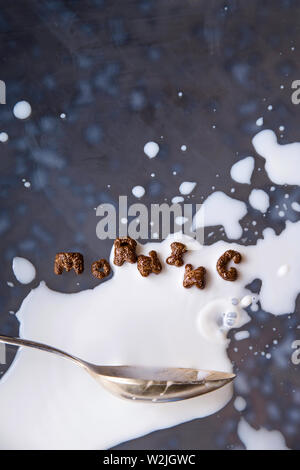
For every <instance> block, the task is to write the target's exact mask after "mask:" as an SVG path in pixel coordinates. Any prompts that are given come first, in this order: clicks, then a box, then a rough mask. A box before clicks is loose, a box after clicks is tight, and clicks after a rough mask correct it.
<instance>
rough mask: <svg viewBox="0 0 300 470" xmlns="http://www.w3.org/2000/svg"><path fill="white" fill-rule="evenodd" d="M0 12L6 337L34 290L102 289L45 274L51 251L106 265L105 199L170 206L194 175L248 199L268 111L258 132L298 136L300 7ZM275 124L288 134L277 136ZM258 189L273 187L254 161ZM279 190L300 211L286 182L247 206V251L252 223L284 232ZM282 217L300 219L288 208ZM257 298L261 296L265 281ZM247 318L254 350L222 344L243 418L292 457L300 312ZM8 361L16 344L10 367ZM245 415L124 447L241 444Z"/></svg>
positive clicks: (206, 190) (216, 418)
mask: <svg viewBox="0 0 300 470" xmlns="http://www.w3.org/2000/svg"><path fill="white" fill-rule="evenodd" d="M0 6H1V8H0V34H1V36H0V37H1V42H0V49H1V53H0V61H1V68H0V70H1V76H0V79H2V80H4V81H5V83H6V86H7V104H6V105H0V131H5V132H7V133H8V134H9V141H8V142H7V143H6V144H2V143H0V152H1V155H0V165H1V173H0V196H1V212H0V235H1V263H2V264H1V273H0V277H1V283H0V290H1V292H0V303H1V304H0V307H1V308H0V312H1V313H0V331H1V332H2V333H4V334H9V335H18V322H17V320H16V318H15V316H14V315H13V314H12V313H9V311H12V312H15V311H17V310H18V308H19V306H20V303H21V301H22V299H23V298H24V297H25V296H26V294H27V293H28V292H29V291H30V289H31V288H33V287H35V286H36V285H37V283H38V281H39V280H41V279H44V280H45V281H46V282H47V284H48V286H49V287H50V288H53V289H56V290H59V291H63V292H75V291H78V290H81V289H84V288H88V287H93V286H95V285H97V283H98V282H97V280H95V279H94V278H93V277H92V276H91V274H90V272H89V269H86V270H85V273H84V274H83V275H82V276H81V277H80V279H79V278H76V276H75V274H74V273H73V272H72V273H69V275H65V276H63V277H55V275H54V274H53V266H52V265H53V258H54V256H55V253H56V252H57V251H80V252H81V253H83V254H84V257H85V262H86V266H89V265H90V263H91V262H92V261H94V260H95V259H98V258H99V257H107V256H108V254H109V252H110V249H111V241H100V240H98V239H97V237H96V232H95V228H96V223H97V218H96V216H95V210H94V208H95V207H96V206H97V205H98V204H100V203H101V202H111V203H113V204H116V203H117V201H118V196H119V195H120V194H121V195H126V194H128V196H129V201H128V202H129V204H131V203H133V202H136V199H135V198H134V197H133V196H132V195H131V189H132V187H133V186H135V185H137V184H138V185H142V186H144V187H145V188H146V194H145V196H144V198H143V200H142V202H144V203H146V204H150V203H152V202H163V201H164V200H165V199H166V200H167V201H168V202H169V201H170V200H171V198H172V197H173V196H175V195H176V194H177V193H178V186H179V185H180V183H181V182H182V181H194V180H195V181H197V183H198V184H197V187H196V189H195V191H194V193H193V194H194V195H195V197H194V199H193V201H194V202H197V203H199V202H201V201H202V200H203V197H206V196H207V195H208V194H210V192H211V190H212V189H211V187H212V186H215V187H216V189H220V190H224V191H225V192H227V193H228V194H230V188H231V187H232V186H234V187H235V188H236V192H235V194H234V197H237V198H239V199H244V200H245V201H246V200H247V198H248V195H249V192H250V188H249V187H245V185H239V184H233V182H232V180H230V177H229V169H230V167H231V165H232V164H233V162H234V161H237V160H239V159H240V158H241V156H245V155H255V154H254V153H253V149H252V147H251V137H252V136H253V135H254V134H255V132H257V130H259V128H258V127H257V126H256V125H255V122H256V120H257V118H258V117H260V116H264V127H266V128H272V129H274V130H275V131H276V132H277V135H278V137H279V139H280V140H281V142H282V143H285V142H291V141H294V140H299V125H298V122H299V121H298V116H299V113H300V108H298V107H297V106H295V105H293V104H292V103H291V99H290V95H291V82H292V81H293V80H295V79H300V70H299V59H298V58H299V49H298V45H299V47H300V44H299V27H300V26H299V25H300V22H299V20H300V2H299V1H296V0H294V1H293V0H272V1H271V0H269V1H267V0H265V1H262V0H257V1H256V0H252V1H251V2H249V1H246V0H244V1H234V0H232V1H231V0H229V1H225V2H224V1H218V0H213V1H212V0H210V1H209V2H207V1H204V0H185V1H182V0H159V1H154V0H122V1H121V0H119V1H115V0H81V1H76V0H73V1H53V0H52V1H50V0H49V1H34V0H27V1H14V2H10V3H7V2H5V1H4V0H1V2H0ZM281 85H284V88H280V86H281ZM179 91H182V92H183V96H182V98H179V97H178V92H179ZM22 99H25V100H28V101H29V102H30V103H31V105H32V109H33V112H32V115H31V117H30V119H28V120H26V121H20V120H17V119H16V118H14V116H13V114H12V108H13V105H14V104H15V103H16V102H17V101H19V100H22ZM269 104H272V105H273V110H272V111H267V106H268V105H269ZM61 113H66V115H67V118H66V119H65V120H62V119H61V118H60V117H59V116H60V114H61ZM280 125H284V126H285V128H286V129H285V132H284V134H283V136H282V137H280V132H278V127H279V126H280ZM213 126H215V128H214V127H213ZM161 136H163V138H161ZM149 140H154V141H157V142H158V143H159V145H160V148H161V150H160V152H159V155H158V156H157V157H156V158H155V159H153V160H149V159H148V158H147V157H146V156H145V155H144V153H143V147H144V144H145V143H146V142H147V141H149ZM182 144H185V145H187V147H188V149H187V151H186V152H182V151H181V150H180V147H181V145H182ZM174 171H175V172H176V175H173V172H174ZM151 173H155V174H156V177H155V178H152V177H151V176H150V175H151ZM216 174H219V177H216ZM22 178H26V179H27V180H29V181H30V182H31V188H30V189H27V188H25V187H24V185H23V183H22ZM253 183H254V185H255V187H259V188H263V189H265V190H266V191H268V192H269V189H270V186H271V183H270V181H268V179H267V176H266V174H265V172H264V169H263V160H262V159H261V158H260V157H258V156H256V169H255V173H254V177H253ZM107 185H110V187H108V186H107ZM285 193H289V194H290V199H289V204H290V203H291V202H292V201H293V200H298V202H299V191H298V190H297V188H293V187H288V188H282V187H281V188H280V187H279V188H277V189H276V191H275V192H270V197H271V203H272V205H271V209H270V211H269V212H268V214H267V216H266V218H263V217H261V216H260V215H259V213H257V212H255V211H254V210H251V209H250V208H249V215H248V216H246V217H245V218H244V219H243V221H242V225H243V226H244V227H248V228H249V230H248V232H247V234H246V233H245V239H244V243H255V240H256V238H257V236H256V235H255V233H254V228H253V227H252V228H251V225H250V226H249V221H250V220H251V217H253V218H255V220H257V221H258V225H257V227H255V230H257V231H258V237H259V236H261V230H262V229H263V228H264V227H266V226H273V227H275V229H276V231H277V233H279V232H280V231H281V230H282V229H283V228H284V221H283V220H282V219H281V218H280V217H279V216H278V211H276V210H275V208H274V206H275V205H276V204H279V205H281V204H282V199H283V195H284V194H285ZM297 198H298V199H297ZM288 218H289V219H290V220H292V221H295V220H297V218H298V215H297V213H295V212H293V211H291V210H289V211H288ZM217 233H218V236H219V237H222V236H223V238H225V236H224V233H222V232H219V231H217ZM214 240H216V238H211V239H209V240H208V242H209V243H212V242H213V241H214ZM16 255H17V256H24V257H25V258H28V259H30V260H31V261H32V262H33V263H34V265H35V266H36V268H37V279H36V280H35V281H34V282H33V283H32V284H30V285H29V286H23V285H21V284H19V283H18V282H17V281H16V280H15V279H14V276H13V273H12V270H11V262H12V258H13V257H14V256H16ZM7 281H10V282H13V283H14V287H9V286H8V285H7ZM78 282H79V283H80V285H77V283H78ZM252 288H253V291H258V289H259V282H256V283H254V285H253V286H252ZM250 314H251V316H252V317H253V321H252V322H251V324H250V326H249V329H250V333H251V339H250V340H245V341H242V342H240V343H238V345H237V344H236V343H235V342H234V341H233V343H232V345H231V346H230V348H229V355H230V358H231V359H232V361H233V362H234V364H235V369H236V371H237V372H238V380H237V381H236V393H237V394H238V395H242V396H244V397H245V398H246V400H247V408H246V410H245V412H243V416H244V417H245V418H246V419H247V421H248V422H249V423H250V424H251V425H252V426H254V427H258V426H264V427H266V428H269V429H280V430H281V431H282V432H283V433H284V435H285V437H286V440H287V443H288V445H289V447H292V448H300V441H299V432H298V431H299V422H300V411H299V404H300V389H299V372H298V370H297V367H295V366H293V365H292V364H291V362H290V356H291V352H292V350H291V343H292V341H293V339H297V329H296V326H297V325H298V323H300V319H299V309H297V312H296V313H295V314H294V315H293V316H291V317H290V316H283V317H280V318H279V317H278V318H274V317H273V316H271V315H270V314H268V313H267V312H262V311H259V312H257V313H255V314H253V313H250ZM273 328H276V329H277V330H276V332H274V331H273ZM231 336H232V334H231ZM299 337H300V333H298V338H299ZM274 339H277V340H278V341H279V345H278V346H277V347H276V348H275V347H273V346H272V341H273V340H274ZM266 344H269V345H270V351H271V352H272V359H271V360H269V361H268V360H266V358H265V357H263V356H261V355H260V354H259V355H258V356H254V355H253V353H250V351H249V349H248V348H249V346H250V345H252V346H253V348H254V350H256V351H266V349H265V345H266ZM234 346H238V348H239V351H238V353H235V352H234V351H233V347H234ZM13 354H14V351H13V349H10V354H9V360H10V361H11V360H12V358H13ZM0 371H1V373H3V372H4V371H5V367H3V366H0ZM239 418H240V414H239V413H238V412H237V411H236V410H235V409H234V407H233V402H231V403H230V404H228V405H227V406H226V407H225V408H224V409H223V410H222V411H221V412H220V413H218V414H215V415H213V416H211V417H208V418H206V419H203V420H195V421H193V422H191V423H185V424H182V425H180V426H177V427H175V428H171V429H167V430H162V431H158V432H155V433H153V434H151V435H149V436H145V437H143V438H140V439H137V440H135V441H132V442H127V443H125V444H122V445H120V446H118V447H117V448H120V449H138V448H139V449H143V448H152V449H154V448H155V449H191V448H194V449H226V448H243V445H242V443H241V442H240V441H239V439H238V437H237V434H236V428H237V424H238V421H239Z"/></svg>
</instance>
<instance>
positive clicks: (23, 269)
mask: <svg viewBox="0 0 300 470" xmlns="http://www.w3.org/2000/svg"><path fill="white" fill-rule="evenodd" d="M12 269H13V272H14V275H15V277H16V278H17V280H18V281H19V282H20V283H21V284H29V283H30V282H32V281H33V279H34V278H35V275H36V270H35V267H34V266H33V264H32V263H31V262H30V261H28V259H26V258H21V257H19V256H16V257H15V258H14V259H13V262H12Z"/></svg>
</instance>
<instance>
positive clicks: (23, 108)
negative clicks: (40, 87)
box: [13, 101, 31, 119]
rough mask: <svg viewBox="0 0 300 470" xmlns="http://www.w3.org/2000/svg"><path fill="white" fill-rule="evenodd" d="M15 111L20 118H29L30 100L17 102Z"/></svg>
mask: <svg viewBox="0 0 300 470" xmlns="http://www.w3.org/2000/svg"><path fill="white" fill-rule="evenodd" d="M13 113H14V115H15V117H16V118H18V119H27V118H28V117H29V116H30V114H31V106H30V104H29V103H28V101H19V102H18V103H16V104H15V106H14V108H13Z"/></svg>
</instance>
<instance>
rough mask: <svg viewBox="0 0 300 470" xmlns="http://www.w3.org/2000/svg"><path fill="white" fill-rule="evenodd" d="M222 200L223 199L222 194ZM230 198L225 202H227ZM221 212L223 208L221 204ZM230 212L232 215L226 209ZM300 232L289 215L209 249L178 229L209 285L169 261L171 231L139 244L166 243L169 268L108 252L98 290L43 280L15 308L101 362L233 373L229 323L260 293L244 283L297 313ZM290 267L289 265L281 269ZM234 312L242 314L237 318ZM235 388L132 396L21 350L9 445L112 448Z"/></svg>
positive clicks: (2, 394)
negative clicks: (231, 271)
mask: <svg viewBox="0 0 300 470" xmlns="http://www.w3.org/2000/svg"><path fill="white" fill-rule="evenodd" d="M217 197H218V201H219V202H220V204H222V196H221V194H218V196H217ZM225 203H226V208H228V200H227V199H226V201H225ZM220 209H221V207H220ZM243 212H244V211H241V210H240V205H238V206H237V207H236V209H234V210H233V213H232V220H234V223H235V226H236V227H237V229H236V230H235V231H234V234H233V235H235V234H236V232H238V231H239V230H238V221H239V218H240V214H241V213H243ZM219 213H220V216H221V215H222V217H223V215H224V212H223V211H222V210H219ZM227 215H228V217H229V218H230V217H231V215H230V211H229V210H228V211H227ZM214 223H217V221H216V220H215V219H214ZM229 228H230V227H229ZM228 230H229V229H228ZM299 239H300V222H297V223H293V224H292V223H289V222H287V224H286V228H285V230H284V231H283V232H282V233H281V234H280V235H279V236H276V235H275V233H274V232H273V230H271V229H266V230H265V232H264V233H263V239H261V240H258V242H257V244H256V245H253V246H239V245H238V244H236V243H226V242H224V241H219V242H217V243H214V244H213V245H210V246H201V245H198V244H197V242H195V241H194V240H191V239H189V238H188V237H185V236H184V237H183V239H182V237H181V239H180V241H183V242H184V243H185V244H186V245H187V248H191V250H190V251H189V252H188V253H186V254H185V255H184V261H185V263H191V264H192V265H193V266H194V267H198V266H204V267H205V268H206V270H207V284H206V288H205V289H204V290H198V289H197V288H195V287H192V288H191V289H184V288H183V286H182V280H183V274H184V267H181V268H177V267H174V266H169V265H167V264H166V263H165V259H166V257H167V256H168V255H169V254H170V242H171V241H173V238H172V239H166V240H164V241H163V242H161V243H148V244H146V245H143V246H142V245H139V246H138V252H139V253H143V254H148V252H149V251H150V250H152V249H155V250H156V251H157V253H158V255H159V257H160V259H161V261H162V263H163V271H162V273H161V274H159V275H157V276H155V275H153V274H151V275H150V276H149V277H148V278H143V277H142V276H141V275H140V274H139V272H138V270H137V267H136V265H130V264H124V265H123V266H122V267H120V268H117V267H115V266H113V263H112V256H111V266H112V267H113V270H114V276H113V278H112V279H111V280H110V281H108V282H105V283H103V284H100V285H99V286H98V287H96V288H95V289H92V290H86V291H82V292H79V293H76V294H62V293H58V292H54V291H52V290H50V289H49V288H48V287H47V286H46V285H45V284H44V283H43V282H41V284H40V285H39V287H38V288H36V289H34V290H32V291H31V293H30V294H29V295H28V296H27V297H26V298H25V300H24V301H23V304H22V306H21V308H20V310H19V312H18V314H17V316H18V319H19V321H20V336H21V337H24V338H27V339H32V340H36V341H40V342H45V343H48V344H50V345H53V346H55V347H57V348H61V349H63V350H66V351H67V352H69V353H71V354H74V355H77V356H79V357H81V358H83V359H85V360H87V361H90V362H94V363H96V364H136V365H143V366H152V367H155V366H177V367H195V368H201V369H215V370H220V371H228V372H229V371H231V370H232V365H231V362H230V360H229V358H228V357H227V354H226V350H227V347H228V340H227V339H226V336H225V334H224V324H226V325H227V327H229V326H231V327H234V328H240V327H242V326H243V325H244V324H246V323H247V322H248V321H249V320H250V318H249V317H248V315H247V313H246V311H245V310H244V309H243V308H242V306H245V305H248V304H249V302H248V299H249V297H246V300H245V296H249V295H251V293H250V292H249V291H248V290H247V289H246V287H245V286H246V285H248V284H250V283H251V282H252V281H253V280H254V279H261V281H262V287H261V291H260V299H259V300H260V303H261V306H262V308H263V309H264V310H265V311H268V312H270V313H272V314H274V315H280V314H284V313H290V312H293V311H294V308H295V301H296V297H297V294H298V292H299V290H300V289H299V282H298V279H299V277H300V265H299V263H298V262H297V260H298V259H299V258H300V244H299ZM229 248H230V249H235V250H237V251H239V252H240V253H241V254H242V257H243V260H242V262H241V263H240V264H239V265H236V268H237V270H238V272H239V277H238V280H237V281H235V282H226V281H224V280H223V279H222V278H221V277H220V276H219V275H218V273H217V271H216V267H215V266H216V262H217V259H218V258H219V256H221V255H222V254H223V253H224V251H226V250H227V249H229ZM282 266H285V267H287V268H286V269H284V270H283V269H281V268H282ZM278 273H281V274H280V275H279V274H278ZM282 273H283V274H282ZM65 275H68V274H65ZM69 275H72V274H69ZM62 281H63V279H62ZM239 301H242V302H241V303H242V306H241V304H240V303H239ZM255 301H256V299H255ZM250 302H251V297H250ZM232 314H233V315H232ZM224 315H225V317H224ZM253 315H255V313H253ZM224 318H225V321H224ZM228 319H230V321H231V320H232V319H233V322H232V323H230V322H229V323H228ZM225 330H226V328H225ZM231 397H232V388H231V386H227V387H224V388H223V389H220V390H218V391H216V392H213V393H210V394H208V395H205V396H202V397H199V398H193V399H191V400H187V401H185V402H178V403H170V404H142V403H135V402H128V401H123V400H120V399H118V398H116V397H114V396H112V395H110V394H109V393H108V392H107V391H105V390H104V389H102V388H101V387H100V386H99V385H98V384H97V383H96V382H95V381H94V380H93V379H92V378H91V377H90V376H89V375H87V374H86V373H85V372H84V371H83V370H82V369H80V368H78V367H76V366H75V365H74V364H72V363H69V362H68V361H65V360H64V359H61V358H59V357H56V356H52V355H50V354H47V353H43V352H39V351H34V350H25V349H24V350H20V351H19V352H18V354H17V357H16V359H15V361H14V363H13V365H12V367H11V368H10V370H9V371H8V373H6V375H5V376H4V378H3V379H2V380H1V384H0V404H1V405H0V406H1V429H0V448H2V449H100V448H108V447H112V446H114V445H116V444H118V443H120V442H123V441H126V440H129V439H133V438H136V437H139V436H142V435H144V434H146V433H149V432H152V431H154V430H157V429H161V428H165V427H169V426H174V425H177V424H179V423H182V422H185V421H188V420H191V419H195V418H200V417H204V416H208V415H210V414H212V413H215V412H217V411H218V410H220V409H221V408H222V407H224V406H225V405H226V403H227V402H228V401H229V400H230V399H231Z"/></svg>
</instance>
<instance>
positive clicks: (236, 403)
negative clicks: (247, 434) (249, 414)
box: [233, 397, 247, 411]
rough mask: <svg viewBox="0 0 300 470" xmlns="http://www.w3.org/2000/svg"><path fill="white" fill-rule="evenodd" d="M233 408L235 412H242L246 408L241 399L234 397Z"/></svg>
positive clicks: (245, 403)
mask: <svg viewBox="0 0 300 470" xmlns="http://www.w3.org/2000/svg"><path fill="white" fill-rule="evenodd" d="M233 406H234V407H235V409H236V410H237V411H244V409H245V408H246V406H247V402H246V400H245V398H243V397H236V399H235V400H234V403H233Z"/></svg>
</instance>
